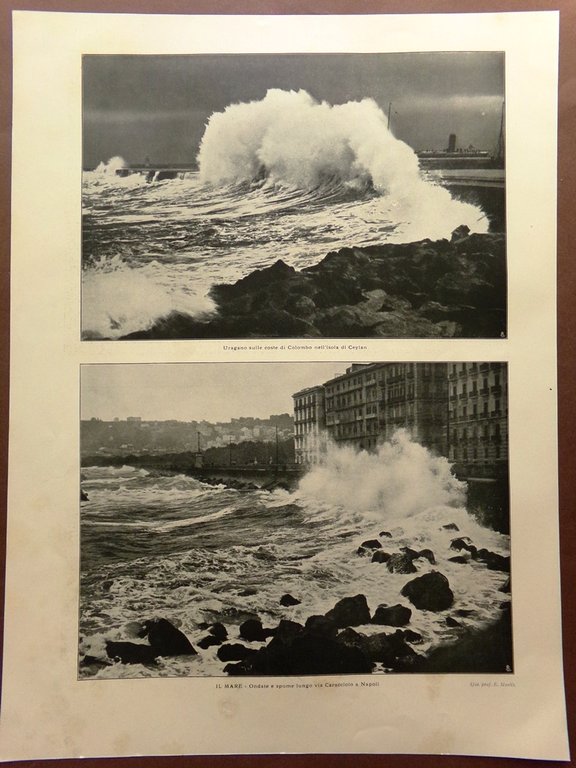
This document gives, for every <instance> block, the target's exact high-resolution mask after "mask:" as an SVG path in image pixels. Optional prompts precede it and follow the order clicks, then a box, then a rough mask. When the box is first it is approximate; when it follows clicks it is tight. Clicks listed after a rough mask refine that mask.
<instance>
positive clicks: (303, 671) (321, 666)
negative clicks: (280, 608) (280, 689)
mask: <svg viewBox="0 0 576 768" xmlns="http://www.w3.org/2000/svg"><path fill="white" fill-rule="evenodd" d="M280 624H282V622H280ZM291 624H294V622H291ZM226 671H227V672H228V674H232V675H281V676H286V675H322V674H369V673H370V672H371V671H372V663H371V662H370V660H369V659H367V657H366V655H365V654H364V653H363V652H362V651H361V650H360V649H359V648H357V647H354V646H349V645H346V644H345V643H342V642H339V641H338V639H332V638H329V637H319V636H316V635H314V634H310V633H308V632H307V631H306V630H305V629H303V628H302V627H298V626H297V625H296V626H284V627H283V628H281V627H280V625H279V627H278V629H277V630H276V634H275V636H274V638H273V640H271V641H270V643H269V644H268V645H267V646H266V647H265V648H261V649H260V650H258V651H256V652H254V654H253V655H252V656H250V657H249V658H246V659H245V660H244V661H242V662H241V663H240V664H237V665H234V666H233V667H227V668H226Z"/></svg>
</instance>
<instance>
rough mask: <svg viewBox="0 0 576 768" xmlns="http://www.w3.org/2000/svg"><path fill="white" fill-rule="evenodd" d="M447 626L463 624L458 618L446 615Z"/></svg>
mask: <svg viewBox="0 0 576 768" xmlns="http://www.w3.org/2000/svg"><path fill="white" fill-rule="evenodd" d="M446 626H447V627H460V626H461V624H460V622H459V621H457V620H456V619H453V618H452V616H446Z"/></svg>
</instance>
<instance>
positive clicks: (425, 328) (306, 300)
mask: <svg viewBox="0 0 576 768" xmlns="http://www.w3.org/2000/svg"><path fill="white" fill-rule="evenodd" d="M211 297H212V298H213V300H214V302H215V304H216V307H217V311H216V312H215V313H214V314H212V315H210V316H208V317H206V318H192V317H190V316H189V315H185V314H180V313H171V314H170V315H168V316H166V317H164V318H162V319H160V320H158V321H157V322H156V323H155V324H154V325H153V326H152V327H151V328H149V329H147V330H143V331H139V332H137V333H132V334H130V335H129V336H126V337H125V338H127V339H154V338H263V337H264V338H266V337H280V338H292V337H297V338H299V337H305V338H314V337H320V338H321V337H343V338H371V337H381V338H399V337H400V338H401V337H404V338H430V337H433V338H442V337H444V338H446V337H464V338H474V337H486V338H494V337H501V336H504V335H506V250H505V236H504V235H503V234H498V233H492V234H470V232H469V230H468V227H465V226H462V227H459V228H458V229H456V230H455V231H454V232H453V234H452V238H451V239H450V240H445V239H444V240H437V241H432V240H427V239H426V240H421V241H418V242H414V243H404V244H395V243H387V244H383V245H373V246H366V247H356V248H342V249H340V250H338V251H333V252H331V253H329V254H328V255H327V256H326V257H325V258H324V259H323V260H322V261H321V262H320V263H319V264H316V265H315V266H312V267H307V268H305V269H302V270H300V271H298V270H296V269H294V268H293V267H291V266H288V265H287V264H285V263H284V262H283V261H282V260H279V261H277V262H276V263H275V264H273V265H272V266H270V267H267V268H266V269H262V270H256V271H255V272H252V273H250V274H249V275H248V276H247V277H244V278H242V279H241V280H239V281H238V282H236V283H234V284H231V285H227V284H219V285H215V286H213V287H212V289H211Z"/></svg>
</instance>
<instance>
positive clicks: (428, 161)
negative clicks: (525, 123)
mask: <svg viewBox="0 0 576 768" xmlns="http://www.w3.org/2000/svg"><path fill="white" fill-rule="evenodd" d="M416 154H417V155H418V160H419V161H420V166H421V167H422V168H423V169H433V168H442V169H450V168H454V169H457V168H461V169H465V168H504V152H503V142H501V140H499V141H498V146H497V148H496V150H495V151H494V152H490V151H489V150H487V149H477V148H476V147H474V146H472V145H469V146H468V147H459V146H458V145H457V137H456V134H455V133H451V134H450V136H449V137H448V147H447V148H446V149H421V150H418V151H417V152H416Z"/></svg>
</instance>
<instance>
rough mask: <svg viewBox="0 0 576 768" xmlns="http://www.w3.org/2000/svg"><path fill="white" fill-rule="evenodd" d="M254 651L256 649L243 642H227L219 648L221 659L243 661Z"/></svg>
mask: <svg viewBox="0 0 576 768" xmlns="http://www.w3.org/2000/svg"><path fill="white" fill-rule="evenodd" d="M253 653H255V651H253V650H252V649H251V648H247V647H246V646H245V645H242V643H225V644H224V645H221V646H220V648H218V653H217V655H218V658H219V659H220V661H243V660H244V659H246V658H248V656H250V655H251V654H253Z"/></svg>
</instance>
